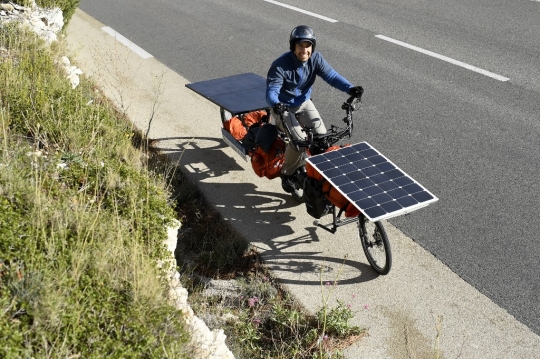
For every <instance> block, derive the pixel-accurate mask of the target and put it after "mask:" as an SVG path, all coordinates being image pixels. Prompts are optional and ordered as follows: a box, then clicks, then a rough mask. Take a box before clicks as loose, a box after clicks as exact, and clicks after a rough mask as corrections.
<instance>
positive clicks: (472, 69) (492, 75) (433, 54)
mask: <svg viewBox="0 0 540 359" xmlns="http://www.w3.org/2000/svg"><path fill="white" fill-rule="evenodd" d="M375 37H377V38H379V39H381V40H385V41H388V42H391V43H394V44H396V45H399V46H403V47H406V48H408V49H411V50H414V51H418V52H420V53H422V54H425V55H428V56H431V57H435V58H437V59H439V60H443V61H446V62H449V63H451V64H453V65H457V66H460V67H463V68H466V69H467V70H471V71H474V72H477V73H479V74H482V75H485V76H488V77H491V78H493V79H495V80H499V81H503V82H506V81H509V80H510V79H509V78H507V77H504V76H501V75H497V74H495V73H493V72H490V71H487V70H483V69H481V68H478V67H476V66H472V65H469V64H466V63H464V62H461V61H458V60H454V59H452V58H450V57H447V56H444V55H440V54H437V53H435V52H432V51H429V50H425V49H422V48H421V47H418V46H414V45H411V44H408V43H406V42H403V41H399V40H396V39H392V38H390V37H387V36H384V35H375Z"/></svg>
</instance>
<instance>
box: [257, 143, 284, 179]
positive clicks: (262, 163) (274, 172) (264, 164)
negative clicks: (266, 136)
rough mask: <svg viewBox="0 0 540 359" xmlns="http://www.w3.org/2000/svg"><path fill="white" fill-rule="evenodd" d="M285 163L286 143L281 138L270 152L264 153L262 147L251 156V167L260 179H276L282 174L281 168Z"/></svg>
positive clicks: (273, 144)
mask: <svg viewBox="0 0 540 359" xmlns="http://www.w3.org/2000/svg"><path fill="white" fill-rule="evenodd" d="M283 162H285V141H283V139H281V138H280V137H278V138H276V139H275V140H274V142H273V143H272V146H271V147H270V150H269V151H268V152H264V150H263V149H262V147H260V146H259V147H257V149H256V150H255V151H254V152H253V153H252V155H251V167H252V168H253V171H254V172H255V173H256V174H257V176H259V177H266V178H268V179H274V178H276V177H279V176H280V174H281V167H283Z"/></svg>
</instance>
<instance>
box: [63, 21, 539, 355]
mask: <svg viewBox="0 0 540 359" xmlns="http://www.w3.org/2000/svg"><path fill="white" fill-rule="evenodd" d="M104 26H105V25H104V24H101V23H99V22H98V21H96V20H95V19H93V18H91V17H90V16H88V15H87V14H85V13H84V12H82V11H80V10H78V11H77V12H76V14H75V15H74V17H73V19H72V20H71V22H70V25H69V28H68V32H67V39H68V43H69V44H70V47H71V48H72V49H73V52H74V55H75V58H74V59H72V62H74V63H76V64H77V65H78V66H79V67H80V68H81V69H82V70H83V71H84V72H85V75H86V76H91V77H92V78H93V79H94V80H95V81H96V82H97V83H98V84H100V86H102V88H103V90H104V92H105V94H106V95H107V96H108V97H109V98H110V99H111V100H113V101H114V102H115V104H116V105H117V106H118V107H119V108H120V109H121V110H124V111H125V112H126V113H127V115H128V116H129V118H130V119H132V121H133V123H134V124H135V126H137V127H138V128H139V129H141V130H143V131H146V130H147V128H148V127H149V124H150V132H149V136H150V137H151V138H154V139H157V140H159V146H158V147H160V148H161V149H162V151H163V152H165V153H167V154H168V155H169V156H170V157H171V158H172V159H173V160H175V161H178V165H179V166H180V167H181V168H182V170H183V171H184V172H185V173H186V174H187V175H188V176H189V177H190V178H191V179H192V180H193V181H195V182H196V183H197V184H198V185H199V188H200V189H201V190H202V191H203V193H204V194H205V196H206V198H207V199H208V200H209V201H210V202H211V203H212V204H214V205H215V206H216V208H217V209H218V210H219V211H220V212H221V213H222V214H223V217H224V218H225V219H226V220H227V221H229V222H230V223H231V224H232V225H233V226H234V227H235V228H236V229H237V230H238V231H239V233H241V234H242V235H243V236H245V238H247V239H248V240H249V241H250V242H251V243H252V244H253V245H254V246H256V247H257V248H258V249H259V250H260V251H261V252H262V254H263V258H264V260H265V262H266V263H267V264H268V265H269V267H270V269H271V270H272V272H273V275H274V276H276V277H278V278H279V279H280V280H281V281H282V282H283V283H284V285H285V286H286V287H287V290H288V291H289V292H290V293H291V294H292V295H294V296H295V297H296V298H297V299H298V300H299V301H300V302H301V303H302V304H303V305H304V306H305V307H306V309H308V310H310V311H312V312H315V311H317V310H318V309H319V308H320V307H321V305H322V304H323V302H324V301H325V300H326V299H328V300H329V304H330V305H334V304H335V303H336V301H337V300H340V301H342V302H344V303H345V304H350V305H351V308H352V309H353V310H354V311H355V313H356V315H355V318H354V319H353V324H356V325H359V326H361V327H367V328H368V329H369V336H368V337H366V338H363V339H362V340H360V341H358V342H357V343H355V344H353V345H352V346H351V347H349V348H348V349H346V350H345V354H346V358H349V359H356V358H375V359H377V358H381V359H382V358H385V359H386V358H433V357H436V356H435V353H436V348H440V355H439V356H438V357H439V358H458V357H459V358H479V359H480V358H482V359H484V358H527V359H529V358H534V357H538V353H540V337H539V336H537V335H535V334H534V333H532V332H531V331H530V330H529V329H528V328H527V327H525V326H524V325H523V324H521V323H520V322H519V321H517V320H515V319H514V318H513V317H512V316H510V315H509V314H508V313H507V312H506V311H505V310H503V309H501V308H500V307H498V306H497V305H495V304H494V303H493V302H492V301H491V300H489V299H488V298H487V297H485V296H484V295H482V294H481V293H480V292H478V291H477V290H476V289H475V288H473V287H472V286H470V285H469V284H467V283H466V282H465V281H463V280H462V279H461V278H459V277H458V276H457V275H455V274H454V273H453V272H452V271H450V270H449V269H448V268H447V267H446V266H444V265H443V264H442V263H441V262H440V261H439V260H437V259H436V258H435V257H433V256H432V255H431V254H430V253H427V252H426V251H425V250H423V249H422V248H421V247H419V246H418V245H417V244H416V243H415V242H414V241H413V240H412V239H410V238H407V237H406V236H404V235H403V234H402V233H401V232H400V231H399V230H398V229H396V228H395V227H393V226H391V225H390V224H389V223H385V225H386V228H387V232H388V236H389V238H390V243H391V246H392V253H393V257H394V263H393V268H392V270H391V272H390V274H389V275H387V276H376V275H374V272H373V271H372V270H371V268H370V267H369V265H368V263H367V260H366V258H365V256H364V254H363V251H362V248H361V244H360V242H359V240H358V239H357V234H356V227H355V225H348V226H345V227H341V228H339V229H338V232H337V233H336V234H330V233H328V232H326V231H324V230H322V229H320V228H316V227H315V226H314V225H313V219H312V218H311V217H309V215H307V213H306V212H305V210H304V207H303V206H302V205H298V204H296V203H295V202H294V201H293V200H292V199H291V198H290V197H289V196H288V195H286V194H284V193H283V192H282V190H281V186H280V183H279V181H278V180H275V181H269V180H266V179H261V178H258V177H257V176H256V175H255V174H254V173H253V171H252V170H251V167H250V164H249V163H247V162H243V161H242V160H241V159H239V157H238V156H237V155H236V154H235V153H234V152H233V151H232V150H231V149H229V148H227V147H226V146H225V145H224V144H223V142H222V141H221V134H220V119H219V109H218V108H217V107H216V106H214V105H212V104H211V103H210V102H209V101H207V100H205V99H204V98H202V97H201V96H199V95H197V94H195V93H194V92H192V91H191V90H189V89H187V88H186V87H185V84H186V83H187V81H186V80H185V79H184V78H182V77H181V76H179V75H178V74H176V73H175V72H173V71H172V70H170V69H168V68H167V67H165V66H164V65H162V64H161V63H159V62H158V61H157V60H155V59H154V58H143V57H141V56H140V54H141V52H140V51H134V50H135V48H134V47H132V48H131V49H128V48H127V47H126V46H125V45H123V44H121V43H120V42H118V41H116V40H115V39H114V38H113V37H112V36H111V35H109V34H108V33H106V32H105V31H103V30H102V28H103V27H104ZM122 35H124V36H126V37H129V34H122ZM178 61H182V59H181V58H179V59H178ZM339 105H340V104H336V107H337V106H339ZM361 114H362V112H361V110H360V111H358V112H357V115H359V116H361ZM366 140H367V141H368V142H369V139H366ZM398 165H399V164H398ZM440 200H441V201H444V198H441V199H440ZM434 205H437V204H434ZM421 210H422V211H425V210H427V211H429V210H430V207H427V208H424V209H421ZM411 215H412V216H414V213H413V214H411ZM425 225H426V226H437V224H436V223H426V224H425ZM335 280H337V281H338V284H337V285H336V286H327V285H325V283H326V282H333V281H335ZM321 284H322V285H321Z"/></svg>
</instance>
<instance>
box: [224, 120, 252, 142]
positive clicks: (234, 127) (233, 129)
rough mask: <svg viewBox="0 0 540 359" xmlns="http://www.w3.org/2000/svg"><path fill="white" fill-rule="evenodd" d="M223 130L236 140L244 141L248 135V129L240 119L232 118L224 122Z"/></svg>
mask: <svg viewBox="0 0 540 359" xmlns="http://www.w3.org/2000/svg"><path fill="white" fill-rule="evenodd" d="M223 128H224V129H225V130H227V132H229V133H230V134H231V135H232V136H233V137H234V138H235V139H237V140H238V141H242V139H243V138H244V137H245V136H246V134H247V129H246V127H245V126H244V124H243V123H242V121H241V120H240V119H239V118H238V117H236V116H235V117H231V118H230V119H228V120H227V121H224V122H223Z"/></svg>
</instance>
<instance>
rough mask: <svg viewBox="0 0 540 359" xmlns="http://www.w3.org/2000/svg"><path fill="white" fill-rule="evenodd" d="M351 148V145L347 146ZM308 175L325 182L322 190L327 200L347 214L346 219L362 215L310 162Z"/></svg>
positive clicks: (307, 168)
mask: <svg viewBox="0 0 540 359" xmlns="http://www.w3.org/2000/svg"><path fill="white" fill-rule="evenodd" d="M345 146H349V145H345ZM341 147H342V146H332V147H329V148H328V149H327V150H326V151H325V152H329V151H334V150H337V149H340V148H341ZM306 173H307V175H308V177H312V178H315V179H316V180H317V181H324V183H323V186H322V190H323V193H324V194H325V196H326V198H327V199H328V200H329V201H330V203H332V204H333V205H334V206H336V207H337V208H339V209H340V210H343V211H344V212H345V217H356V216H358V215H359V214H360V211H359V210H358V208H356V207H355V206H354V205H353V204H352V203H351V202H349V200H348V199H347V198H345V197H344V196H343V195H342V194H341V192H339V191H338V190H337V189H336V188H335V187H334V186H332V184H331V183H330V182H328V181H327V180H326V178H324V177H323V176H322V175H321V174H320V172H319V171H317V170H316V169H315V168H313V166H311V164H310V163H309V162H307V163H306Z"/></svg>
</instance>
